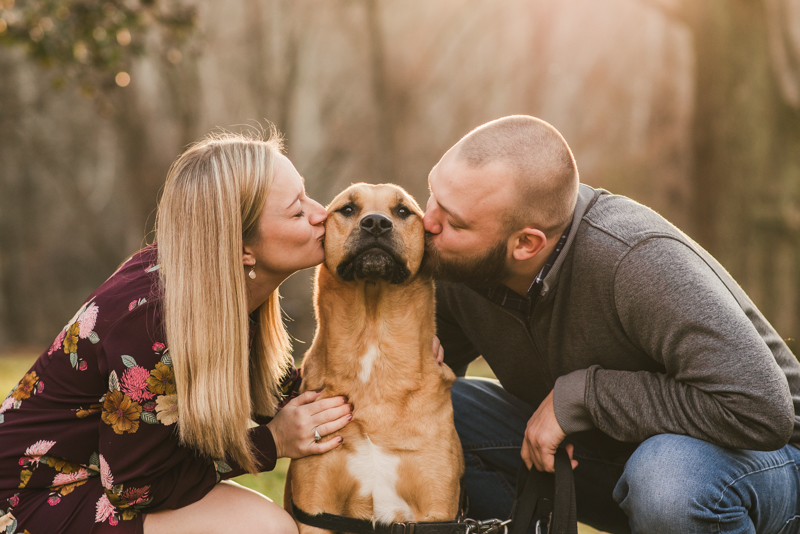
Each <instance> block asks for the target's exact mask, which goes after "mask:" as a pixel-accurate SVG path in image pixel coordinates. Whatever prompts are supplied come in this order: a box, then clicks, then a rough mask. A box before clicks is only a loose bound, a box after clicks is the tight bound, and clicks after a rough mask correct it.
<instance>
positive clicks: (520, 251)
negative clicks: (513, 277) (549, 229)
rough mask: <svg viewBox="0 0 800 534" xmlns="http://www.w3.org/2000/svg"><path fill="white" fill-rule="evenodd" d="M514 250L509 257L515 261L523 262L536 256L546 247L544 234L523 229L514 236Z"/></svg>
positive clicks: (534, 229)
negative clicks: (512, 257)
mask: <svg viewBox="0 0 800 534" xmlns="http://www.w3.org/2000/svg"><path fill="white" fill-rule="evenodd" d="M513 239H514V242H513V243H512V246H513V247H514V249H513V250H512V252H511V255H512V256H514V259H515V260H517V261H525V260H529V259H531V258H533V257H534V256H536V255H537V254H538V253H539V252H540V251H541V250H542V249H543V248H544V247H545V245H547V237H546V236H545V235H544V232H542V231H541V230H537V229H536V228H523V229H522V230H520V231H519V232H517V233H516V234H514V237H513Z"/></svg>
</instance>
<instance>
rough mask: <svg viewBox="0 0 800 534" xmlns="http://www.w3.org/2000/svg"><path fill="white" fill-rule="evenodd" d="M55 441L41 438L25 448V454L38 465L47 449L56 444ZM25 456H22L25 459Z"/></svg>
mask: <svg viewBox="0 0 800 534" xmlns="http://www.w3.org/2000/svg"><path fill="white" fill-rule="evenodd" d="M55 444H56V442H55V441H45V440H43V439H40V440H39V441H37V442H36V443H34V444H33V445H31V446H30V447H28V448H27V449H26V450H25V456H27V457H28V458H29V459H30V460H31V461H32V462H35V463H36V464H37V465H38V464H39V460H41V458H42V456H43V455H45V454H47V451H49V450H50V448H51V447H52V446H53V445H55ZM23 459H24V458H20V460H23Z"/></svg>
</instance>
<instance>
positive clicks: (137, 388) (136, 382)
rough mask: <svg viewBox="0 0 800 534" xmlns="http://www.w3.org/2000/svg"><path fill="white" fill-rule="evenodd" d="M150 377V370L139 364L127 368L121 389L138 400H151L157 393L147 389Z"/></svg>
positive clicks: (123, 374)
mask: <svg viewBox="0 0 800 534" xmlns="http://www.w3.org/2000/svg"><path fill="white" fill-rule="evenodd" d="M148 378H150V371H148V370H147V369H145V368H144V367H141V366H139V365H136V366H134V367H131V368H129V369H125V372H123V373H122V380H121V381H120V389H122V392H123V393H125V394H126V395H127V396H129V397H130V398H132V399H133V400H135V401H136V402H143V401H147V400H150V399H152V398H153V396H155V393H151V392H150V391H148V390H147V379H148Z"/></svg>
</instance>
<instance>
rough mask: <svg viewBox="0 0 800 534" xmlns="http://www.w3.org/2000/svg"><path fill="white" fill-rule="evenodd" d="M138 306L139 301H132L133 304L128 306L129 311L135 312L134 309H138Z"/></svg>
mask: <svg viewBox="0 0 800 534" xmlns="http://www.w3.org/2000/svg"><path fill="white" fill-rule="evenodd" d="M137 304H138V302H137V301H135V300H133V301H131V303H130V304H128V311H133V309H134V308H135V307H136V305H137Z"/></svg>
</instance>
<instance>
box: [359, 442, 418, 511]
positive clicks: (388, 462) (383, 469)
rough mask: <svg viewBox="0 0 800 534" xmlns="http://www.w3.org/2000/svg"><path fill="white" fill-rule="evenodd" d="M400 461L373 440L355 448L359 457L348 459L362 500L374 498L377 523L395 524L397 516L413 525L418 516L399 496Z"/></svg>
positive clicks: (373, 503) (373, 505)
mask: <svg viewBox="0 0 800 534" xmlns="http://www.w3.org/2000/svg"><path fill="white" fill-rule="evenodd" d="M399 464H400V458H398V457H397V456H394V455H393V454H389V453H387V452H385V451H384V450H383V449H381V448H380V447H378V446H377V445H375V444H374V443H372V441H370V439H369V438H366V439H365V440H364V441H362V442H360V443H358V444H357V445H356V446H355V453H354V454H351V455H350V456H349V457H348V458H347V470H348V471H350V474H351V475H353V477H354V478H355V479H356V480H358V483H359V486H360V489H359V493H360V494H361V496H362V497H369V496H372V515H373V520H374V521H376V522H378V523H387V524H390V523H393V522H394V521H395V520H396V516H397V513H398V512H399V513H400V514H401V517H400V518H397V519H399V520H401V521H413V520H414V513H413V512H412V511H411V508H410V507H409V506H408V503H406V501H404V500H403V499H401V498H400V496H399V495H398V494H397V488H396V485H397V467H398V465H399Z"/></svg>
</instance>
